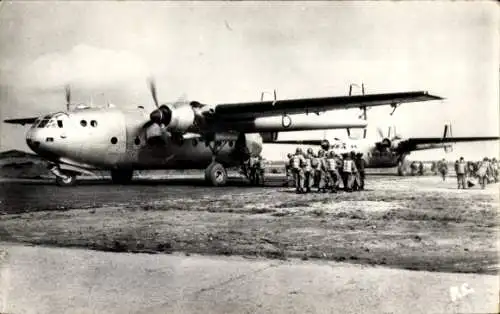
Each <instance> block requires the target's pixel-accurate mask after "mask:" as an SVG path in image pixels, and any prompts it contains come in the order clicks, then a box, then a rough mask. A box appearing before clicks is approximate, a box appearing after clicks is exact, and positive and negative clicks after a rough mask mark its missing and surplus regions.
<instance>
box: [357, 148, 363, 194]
mask: <svg viewBox="0 0 500 314" xmlns="http://www.w3.org/2000/svg"><path fill="white" fill-rule="evenodd" d="M362 156H363V155H362V154H358V155H356V160H355V164H356V168H357V169H358V175H359V181H360V182H359V188H360V190H364V188H365V160H364V159H363V157H362Z"/></svg>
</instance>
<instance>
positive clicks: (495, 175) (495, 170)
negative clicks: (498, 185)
mask: <svg viewBox="0 0 500 314" xmlns="http://www.w3.org/2000/svg"><path fill="white" fill-rule="evenodd" d="M491 166H492V168H493V180H494V181H495V182H498V162H497V160H496V158H493V159H492V160H491Z"/></svg>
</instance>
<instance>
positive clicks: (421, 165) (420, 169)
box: [418, 162, 424, 176]
mask: <svg viewBox="0 0 500 314" xmlns="http://www.w3.org/2000/svg"><path fill="white" fill-rule="evenodd" d="M418 175H419V176H423V175H424V163H423V162H419V163H418Z"/></svg>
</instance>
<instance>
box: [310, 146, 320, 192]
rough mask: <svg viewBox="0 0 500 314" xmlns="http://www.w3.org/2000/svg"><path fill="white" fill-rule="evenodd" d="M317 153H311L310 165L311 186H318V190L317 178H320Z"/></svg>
mask: <svg viewBox="0 0 500 314" xmlns="http://www.w3.org/2000/svg"><path fill="white" fill-rule="evenodd" d="M320 152H321V151H319V152H318V155H315V154H314V153H313V154H312V157H311V167H312V169H313V170H312V172H313V187H316V188H318V191H319V180H320V179H321V163H320V160H319V153H320Z"/></svg>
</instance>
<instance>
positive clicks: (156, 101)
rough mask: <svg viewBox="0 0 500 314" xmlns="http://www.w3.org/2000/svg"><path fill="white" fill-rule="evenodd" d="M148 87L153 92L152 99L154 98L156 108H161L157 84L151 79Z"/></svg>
mask: <svg viewBox="0 0 500 314" xmlns="http://www.w3.org/2000/svg"><path fill="white" fill-rule="evenodd" d="M148 85H149V90H150V91H151V97H153V101H154V103H155V106H156V108H160V105H159V104H158V98H157V97H156V83H155V81H154V79H149V81H148Z"/></svg>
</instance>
